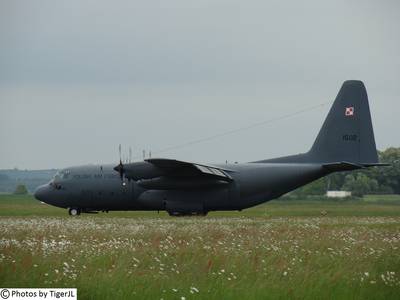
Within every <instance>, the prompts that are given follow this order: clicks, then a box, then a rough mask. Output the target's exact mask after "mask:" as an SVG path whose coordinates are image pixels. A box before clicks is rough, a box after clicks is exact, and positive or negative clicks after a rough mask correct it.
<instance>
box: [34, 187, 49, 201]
mask: <svg viewBox="0 0 400 300" xmlns="http://www.w3.org/2000/svg"><path fill="white" fill-rule="evenodd" d="M46 190H47V188H46V186H45V185H41V186H39V187H38V188H37V189H36V190H35V192H34V193H33V196H34V197H35V198H36V199H37V200H39V201H43V202H45V197H46Z"/></svg>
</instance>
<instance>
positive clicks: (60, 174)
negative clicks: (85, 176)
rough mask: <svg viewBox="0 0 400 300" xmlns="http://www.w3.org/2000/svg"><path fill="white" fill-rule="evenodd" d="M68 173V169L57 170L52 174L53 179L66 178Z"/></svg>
mask: <svg viewBox="0 0 400 300" xmlns="http://www.w3.org/2000/svg"><path fill="white" fill-rule="evenodd" d="M69 174H70V171H69V170H61V171H58V172H57V173H56V175H54V180H55V181H58V180H63V179H68V177H69Z"/></svg>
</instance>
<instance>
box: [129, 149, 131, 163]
mask: <svg viewBox="0 0 400 300" xmlns="http://www.w3.org/2000/svg"><path fill="white" fill-rule="evenodd" d="M131 162H132V147H129V163H131Z"/></svg>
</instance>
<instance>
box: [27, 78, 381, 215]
mask: <svg viewBox="0 0 400 300" xmlns="http://www.w3.org/2000/svg"><path fill="white" fill-rule="evenodd" d="M382 165H385V164H380V163H379V162H378V155H377V151H376V146H375V140H374V133H373V129H372V122H371V115H370V110H369V104H368V97H367V92H366V89H365V87H364V84H363V83H362V82H361V81H356V80H351V81H345V82H344V83H343V86H342V88H341V89H340V91H339V94H338V95H337V97H336V100H335V102H334V104H333V106H332V108H331V110H330V111H329V114H328V116H327V118H326V120H325V122H324V124H323V126H322V129H321V130H320V132H319V134H318V136H317V139H316V140H315V142H314V144H313V146H312V147H311V149H310V150H309V151H308V152H307V153H303V154H297V155H292V156H285V157H279V158H274V159H267V160H261V161H255V162H249V163H243V164H218V165H204V164H197V163H192V162H186V161H179V160H173V159H164V158H150V159H145V160H144V161H141V162H134V163H125V164H124V163H122V161H121V160H120V163H119V165H117V166H115V167H114V166H113V165H90V166H80V167H71V168H66V169H63V170H61V171H59V172H58V173H57V174H56V175H55V177H54V178H53V179H52V180H51V181H50V182H49V183H48V184H46V185H42V186H40V187H39V188H38V189H37V190H36V192H35V197H36V198H37V199H38V200H40V201H43V202H45V203H48V204H51V205H54V206H58V207H63V208H67V209H68V211H69V214H70V215H79V214H80V213H81V212H82V213H94V212H98V211H105V212H108V211H115V210H154V211H163V210H165V211H167V212H168V213H169V214H170V215H177V216H178V215H206V214H207V213H208V212H209V211H216V210H242V209H245V208H248V207H251V206H255V205H257V204H260V203H263V202H266V201H269V200H272V199H275V198H278V197H280V196H282V195H283V194H285V193H287V192H290V191H292V190H294V189H296V188H298V187H300V186H303V185H305V184H307V183H309V182H312V181H314V180H316V179H318V178H321V177H323V176H326V175H328V174H330V173H333V172H338V171H349V170H356V169H362V168H367V167H372V166H382Z"/></svg>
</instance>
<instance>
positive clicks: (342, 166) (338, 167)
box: [322, 161, 390, 172]
mask: <svg viewBox="0 0 400 300" xmlns="http://www.w3.org/2000/svg"><path fill="white" fill-rule="evenodd" d="M322 166H323V167H324V168H325V169H327V170H328V171H330V172H338V171H352V170H357V169H365V168H369V167H383V166H390V164H381V163H371V164H370V163H368V164H356V163H350V162H346V161H342V162H334V163H328V164H323V165H322Z"/></svg>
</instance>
